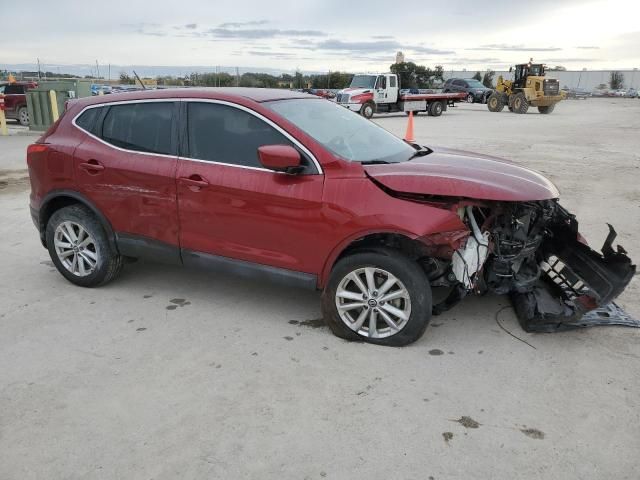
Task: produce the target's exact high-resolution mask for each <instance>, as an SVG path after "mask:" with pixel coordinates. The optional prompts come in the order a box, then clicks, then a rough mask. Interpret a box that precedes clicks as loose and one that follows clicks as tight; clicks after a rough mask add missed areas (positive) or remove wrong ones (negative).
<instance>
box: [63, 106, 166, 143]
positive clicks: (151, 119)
mask: <svg viewBox="0 0 640 480" xmlns="http://www.w3.org/2000/svg"><path fill="white" fill-rule="evenodd" d="M172 114H173V103H171V102H143V103H128V104H124V105H113V106H111V107H109V111H108V113H107V115H106V116H105V118H104V122H103V124H102V135H101V137H102V139H103V140H104V141H106V142H108V143H111V144H112V145H115V146H116V147H120V148H125V149H127V150H134V151H138V152H148V153H160V154H166V155H169V154H171V150H172V149H171V119H172ZM76 123H77V122H76Z"/></svg>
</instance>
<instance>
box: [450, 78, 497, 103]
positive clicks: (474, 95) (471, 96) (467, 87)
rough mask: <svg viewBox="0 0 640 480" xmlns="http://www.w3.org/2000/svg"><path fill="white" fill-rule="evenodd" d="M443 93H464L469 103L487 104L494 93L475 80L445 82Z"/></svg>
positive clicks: (461, 79) (458, 79) (465, 79)
mask: <svg viewBox="0 0 640 480" xmlns="http://www.w3.org/2000/svg"><path fill="white" fill-rule="evenodd" d="M442 91H443V92H444V93H449V92H451V93H460V92H464V93H466V94H467V102H469V103H487V98H489V95H491V93H492V92H493V90H492V89H491V88H487V87H485V86H484V85H483V84H482V82H479V81H478V80H476V79H475V78H450V79H449V80H447V81H446V82H444V86H443V87H442Z"/></svg>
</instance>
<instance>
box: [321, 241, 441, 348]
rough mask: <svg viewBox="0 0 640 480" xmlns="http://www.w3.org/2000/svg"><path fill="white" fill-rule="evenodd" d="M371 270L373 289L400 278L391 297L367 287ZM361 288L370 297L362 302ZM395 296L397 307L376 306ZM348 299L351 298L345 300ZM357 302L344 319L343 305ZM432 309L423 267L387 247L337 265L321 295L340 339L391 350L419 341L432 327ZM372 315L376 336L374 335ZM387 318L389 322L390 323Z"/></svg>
mask: <svg viewBox="0 0 640 480" xmlns="http://www.w3.org/2000/svg"><path fill="white" fill-rule="evenodd" d="M367 270H369V272H374V275H373V276H372V278H373V283H374V288H378V289H380V288H384V283H385V282H386V280H392V279H395V280H396V282H395V283H393V284H392V285H391V286H390V287H389V289H388V290H387V291H386V294H384V295H381V293H380V292H378V291H377V290H373V291H372V290H371V289H369V288H368V285H369V281H368V280H367V272H366V271H367ZM354 275H358V278H359V279H360V283H361V287H358V286H357V283H356V281H355V280H353V279H354V278H355V277H354ZM392 277H393V278H392ZM362 288H364V290H366V293H365V295H366V298H362V301H359V299H360V293H359V292H362V291H363V290H362ZM338 291H340V292H342V296H338V295H337V292H338ZM390 293H391V294H395V295H396V296H397V297H398V298H396V299H394V300H390V301H387V302H394V303H393V304H389V303H386V306H382V303H377V302H381V299H383V298H384V297H385V296H386V295H389V294H390ZM401 294H402V295H404V296H401ZM344 295H351V297H350V298H344V297H343V296H344ZM354 296H355V297H354ZM407 299H408V300H407ZM365 300H366V302H365ZM354 303H355V304H359V306H358V307H354V308H351V309H346V310H343V311H342V315H341V313H340V312H339V311H338V304H340V305H343V306H344V305H350V304H354ZM432 306H433V304H432V297H431V287H430V285H429V280H428V279H427V276H426V274H425V273H424V271H423V270H422V269H421V268H420V266H419V265H418V263H417V262H415V261H413V260H411V259H410V258H408V257H407V256H405V255H404V254H402V253H401V252H398V251H396V250H390V249H383V248H380V249H375V250H371V251H366V252H365V251H361V252H356V253H354V254H351V255H349V256H348V257H345V258H343V259H342V260H340V261H339V262H338V263H337V264H336V265H335V266H334V268H333V270H332V272H331V276H330V278H329V282H328V283H327V285H326V287H325V289H324V291H323V293H322V311H323V315H324V318H325V321H326V322H327V324H328V325H329V327H330V328H331V330H332V332H333V333H334V334H335V335H336V336H338V337H340V338H344V339H347V340H352V341H365V342H368V343H374V344H377V345H385V346H391V347H400V346H404V345H408V344H410V343H413V342H415V341H416V340H418V339H419V338H420V337H421V336H422V335H423V334H424V331H425V329H426V328H427V325H428V324H429V320H430V319H431V309H432ZM391 312H392V313H391ZM398 313H400V314H401V315H398ZM374 315H375V316H374ZM343 316H344V317H343ZM372 316H374V322H375V323H374V325H375V333H374V335H373V336H372V337H370V336H369V335H370V331H371V328H370V325H371V317H372ZM384 316H386V317H387V318H390V319H391V323H389V322H388V321H387V319H385V318H384ZM403 316H404V318H403ZM347 322H349V324H348V323H347ZM392 324H393V325H395V326H396V328H393V327H392V326H391V325H392ZM349 325H350V326H349Z"/></svg>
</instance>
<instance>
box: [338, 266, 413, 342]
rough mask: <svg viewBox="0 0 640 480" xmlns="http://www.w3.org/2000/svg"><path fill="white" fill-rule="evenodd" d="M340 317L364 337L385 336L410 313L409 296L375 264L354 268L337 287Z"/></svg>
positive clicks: (401, 286)
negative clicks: (373, 265)
mask: <svg viewBox="0 0 640 480" xmlns="http://www.w3.org/2000/svg"><path fill="white" fill-rule="evenodd" d="M335 303H336V308H337V310H338V314H339V315H340V319H341V320H342V321H343V322H344V324H345V325H346V326H347V327H349V328H350V329H351V330H353V331H354V332H356V333H358V334H359V335H361V336H363V337H367V338H386V337H390V336H392V335H395V334H396V333H398V332H399V331H400V330H402V329H403V328H404V327H405V326H406V325H407V322H408V321H409V317H410V316H411V297H410V295H409V291H408V290H407V289H406V287H405V286H404V285H403V284H402V282H401V281H400V280H399V279H398V278H397V277H395V276H394V275H392V274H391V273H389V272H387V271H386V270H383V269H381V268H377V267H364V268H359V269H357V270H354V271H352V272H350V273H348V274H347V275H345V276H344V278H343V279H342V280H341V281H340V283H339V284H338V288H337V289H336V296H335Z"/></svg>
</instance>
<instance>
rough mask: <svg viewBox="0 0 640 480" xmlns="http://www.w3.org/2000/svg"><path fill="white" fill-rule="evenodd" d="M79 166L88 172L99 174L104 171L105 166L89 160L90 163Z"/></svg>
mask: <svg viewBox="0 0 640 480" xmlns="http://www.w3.org/2000/svg"><path fill="white" fill-rule="evenodd" d="M78 166H79V167H80V168H82V169H83V170H86V171H87V172H96V173H97V172H102V171H103V170H104V165H102V164H100V163H99V162H98V161H97V160H89V161H88V162H84V163H81V164H80V165H78Z"/></svg>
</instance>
